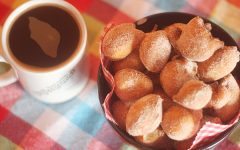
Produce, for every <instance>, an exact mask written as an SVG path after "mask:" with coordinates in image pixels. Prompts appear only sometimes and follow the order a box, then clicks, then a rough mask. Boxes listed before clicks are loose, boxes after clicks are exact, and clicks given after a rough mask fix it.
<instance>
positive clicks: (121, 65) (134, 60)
mask: <svg viewBox="0 0 240 150" xmlns="http://www.w3.org/2000/svg"><path fill="white" fill-rule="evenodd" d="M126 68H130V69H135V70H138V71H144V69H145V68H144V66H143V64H142V62H141V60H140V58H139V51H138V49H136V50H134V51H133V52H132V53H131V54H129V55H128V56H127V57H126V58H124V59H122V60H119V61H114V62H113V72H114V73H116V72H117V71H119V70H122V69H126Z"/></svg>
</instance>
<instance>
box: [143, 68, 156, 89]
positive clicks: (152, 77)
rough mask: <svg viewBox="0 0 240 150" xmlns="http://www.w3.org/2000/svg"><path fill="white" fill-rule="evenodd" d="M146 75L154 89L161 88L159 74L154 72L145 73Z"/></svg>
mask: <svg viewBox="0 0 240 150" xmlns="http://www.w3.org/2000/svg"><path fill="white" fill-rule="evenodd" d="M144 74H145V75H147V76H148V77H149V78H150V79H151V80H152V82H153V85H154V87H159V86H160V83H159V73H153V72H150V71H145V72H144Z"/></svg>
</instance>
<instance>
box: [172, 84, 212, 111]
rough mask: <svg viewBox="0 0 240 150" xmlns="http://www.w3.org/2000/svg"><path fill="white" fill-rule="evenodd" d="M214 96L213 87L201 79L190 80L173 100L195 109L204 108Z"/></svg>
mask: <svg viewBox="0 0 240 150" xmlns="http://www.w3.org/2000/svg"><path fill="white" fill-rule="evenodd" d="M211 97H212V88H211V86H210V85H207V84H205V83H204V82H202V81H199V80H189V81H187V82H186V83H185V84H184V85H183V86H182V88H181V89H180V90H179V91H178V93H177V94H176V95H174V96H173V101H174V102H176V103H178V104H180V105H182V106H184V107H186V108H189V109H193V110H199V109H202V108H204V107H205V106H206V105H207V104H208V103H209V101H210V100H211Z"/></svg>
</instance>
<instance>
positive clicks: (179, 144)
mask: <svg viewBox="0 0 240 150" xmlns="http://www.w3.org/2000/svg"><path fill="white" fill-rule="evenodd" d="M195 138H196V136H193V137H192V138H190V139H187V140H184V141H176V142H175V148H176V149H177V150H188V149H189V148H190V147H191V146H192V144H193V141H194V140H195Z"/></svg>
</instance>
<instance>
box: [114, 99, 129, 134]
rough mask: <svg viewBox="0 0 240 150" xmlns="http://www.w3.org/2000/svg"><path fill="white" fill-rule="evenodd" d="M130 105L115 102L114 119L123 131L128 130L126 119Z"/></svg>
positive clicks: (118, 101)
mask: <svg viewBox="0 0 240 150" xmlns="http://www.w3.org/2000/svg"><path fill="white" fill-rule="evenodd" d="M129 107H130V106H129V105H127V104H125V103H124V102H123V101H120V100H115V101H114V102H113V104H112V113H113V117H114V119H115V120H116V122H117V123H118V125H119V127H120V128H121V129H124V130H125V129H126V117H127V113H128V110H129Z"/></svg>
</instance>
